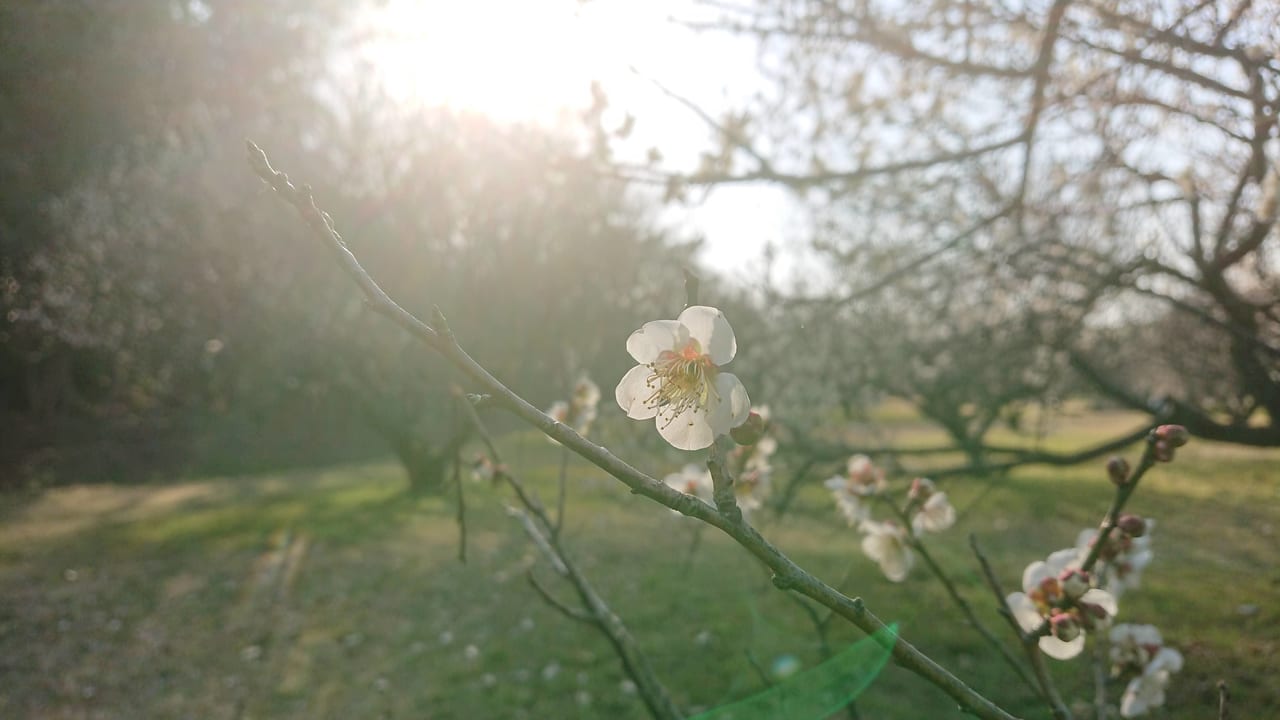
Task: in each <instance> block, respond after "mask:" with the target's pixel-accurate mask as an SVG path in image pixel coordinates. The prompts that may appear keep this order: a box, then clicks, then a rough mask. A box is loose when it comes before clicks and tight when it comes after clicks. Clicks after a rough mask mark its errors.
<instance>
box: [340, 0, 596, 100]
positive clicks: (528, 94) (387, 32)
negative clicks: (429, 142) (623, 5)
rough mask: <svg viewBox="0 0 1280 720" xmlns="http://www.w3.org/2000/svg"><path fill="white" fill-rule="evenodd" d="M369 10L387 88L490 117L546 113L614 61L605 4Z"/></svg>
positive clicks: (546, 0)
mask: <svg viewBox="0 0 1280 720" xmlns="http://www.w3.org/2000/svg"><path fill="white" fill-rule="evenodd" d="M371 12H372V13H374V16H373V17H371V18H370V20H371V21H372V23H373V25H374V30H375V32H376V33H377V34H376V37H377V38H378V39H377V41H376V43H374V44H373V45H371V46H370V47H369V48H368V49H367V52H366V55H365V57H366V59H367V60H368V62H369V66H370V67H371V68H372V69H373V70H374V71H375V72H376V73H377V74H378V75H379V79H380V80H381V81H382V82H383V83H384V84H385V86H386V88H387V90H388V92H390V93H391V94H392V95H393V96H396V97H399V98H402V99H403V100H404V101H405V102H406V103H411V104H424V105H437V104H439V105H448V106H451V107H455V108H458V109H467V110H474V111H478V112H483V113H485V114H488V115H491V116H494V117H496V118H501V119H506V120H515V119H521V120H526V119H534V118H537V119H547V118H548V117H549V116H554V115H555V114H556V113H558V112H560V111H562V110H564V109H566V108H570V107H582V106H584V105H585V104H586V103H587V101H588V99H589V88H590V84H591V81H592V80H593V79H596V77H597V75H598V72H597V71H599V70H603V69H606V68H605V66H609V68H608V69H616V67H617V64H618V63H617V62H616V61H614V59H613V58H607V57H605V55H607V54H608V51H607V50H606V46H605V41H606V39H607V38H608V37H610V36H611V35H613V34H614V31H616V30H617V28H616V26H613V25H614V23H612V22H610V17H609V13H606V12H598V11H595V10H594V9H593V8H592V7H591V5H590V4H588V5H583V4H582V3H580V2H578V1H577V0H467V1H466V2H458V1H454V0H434V1H421V0H420V1H418V2H413V1H412V0H392V1H391V2H388V3H386V5H385V7H382V8H379V9H377V10H375V11H371Z"/></svg>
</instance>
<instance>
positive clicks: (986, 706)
mask: <svg viewBox="0 0 1280 720" xmlns="http://www.w3.org/2000/svg"><path fill="white" fill-rule="evenodd" d="M249 154H250V163H251V165H252V166H253V168H254V170H255V171H256V172H257V173H258V174H259V176H260V177H261V178H262V179H263V180H264V181H266V182H267V183H268V184H270V185H271V186H272V187H273V188H275V189H276V191H277V193H278V194H279V195H280V197H281V198H283V199H284V200H286V201H287V202H289V204H291V205H293V206H294V208H295V209H296V210H297V211H298V212H299V213H300V214H301V215H302V216H303V219H304V220H305V221H307V224H308V226H309V227H311V228H312V230H313V232H314V234H315V235H316V236H317V239H318V240H319V241H320V242H321V243H323V244H324V245H325V246H326V248H328V249H329V251H330V252H331V253H333V254H334V255H335V257H336V258H337V259H338V261H339V262H340V263H341V264H342V266H343V268H344V269H345V270H346V271H347V272H348V274H349V275H352V277H353V278H355V280H356V282H357V284H358V285H359V286H360V287H361V289H362V290H363V291H364V292H365V295H366V297H368V298H370V300H371V301H375V300H376V301H377V303H375V306H378V304H379V303H385V304H386V307H385V309H384V310H383V311H382V312H384V314H387V315H388V317H390V318H391V319H393V320H395V321H396V322H397V323H398V324H400V325H401V326H402V327H405V328H406V329H407V330H409V331H410V332H413V333H414V335H415V337H417V338H419V339H420V340H422V341H423V342H424V343H426V344H427V345H429V346H430V347H432V348H434V349H436V350H437V351H438V352H439V353H440V354H441V355H443V356H444V358H445V359H446V360H448V361H450V362H451V363H452V364H453V365H454V366H455V367H457V368H458V369H459V370H461V371H462V372H463V373H464V374H466V375H467V376H468V377H470V378H471V379H472V381H473V382H475V383H476V384H477V385H478V386H480V387H481V388H483V389H484V391H485V392H487V393H489V394H490V395H492V397H493V400H494V402H496V403H498V404H501V405H502V406H504V407H506V408H507V409H508V410H510V411H511V412H512V413H513V414H515V415H516V416H517V417H519V418H521V419H523V420H524V421H525V422H527V423H529V424H530V425H533V426H534V427H536V428H538V429H539V430H541V431H542V432H543V433H544V434H546V435H547V436H548V437H550V438H552V439H553V440H557V441H559V442H561V443H562V444H564V445H566V446H568V447H569V448H570V449H571V450H573V451H574V452H576V453H577V454H578V455H580V456H582V457H583V458H584V459H586V460H587V461H589V462H591V463H592V464H594V465H596V466H597V467H599V468H600V469H601V470H604V471H605V472H607V473H608V474H610V475H612V476H613V477H615V478H617V479H618V480H619V481H620V482H622V483H623V484H624V485H626V486H627V487H629V488H631V491H632V492H634V493H636V494H638V495H643V496H644V497H646V498H649V499H651V500H654V501H655V502H658V503H660V504H662V505H664V506H666V507H668V508H671V509H673V510H675V511H677V512H679V513H682V514H684V515H688V516H690V517H693V518H697V519H698V520H701V521H703V522H705V523H707V524H709V525H712V526H714V527H716V528H717V529H719V530H720V531H721V532H723V533H725V534H726V535H728V536H729V537H731V538H733V540H734V541H736V542H737V543H738V544H739V545H741V546H742V547H743V548H744V549H746V550H747V551H748V552H750V553H751V554H752V555H753V556H754V557H755V558H756V559H757V560H759V561H760V562H761V563H763V564H764V565H765V566H766V567H768V568H769V569H770V570H771V571H773V573H774V577H773V583H774V585H775V586H777V587H778V588H780V589H784V590H792V591H795V592H799V593H801V594H803V595H806V596H808V597H810V598H813V599H814V600H816V601H817V602H819V603H821V604H822V605H825V606H826V607H828V608H830V609H831V610H833V611H834V612H835V613H836V614H838V615H840V616H841V617H843V618H844V619H846V620H848V621H849V622H850V623H852V624H853V625H854V626H855V627H857V628H858V629H860V630H862V631H863V632H864V633H866V634H868V635H871V636H873V637H875V638H877V642H880V643H882V644H883V645H884V646H885V647H886V649H888V650H889V651H890V652H891V653H892V655H893V656H894V658H895V660H896V661H897V662H898V664H899V665H901V666H902V667H904V668H906V669H907V670H910V671H911V672H914V673H915V674H917V675H919V676H920V677H921V678H923V679H924V680H925V681H927V682H929V683H930V684H932V685H934V686H935V687H937V688H938V689H940V690H942V691H943V692H944V693H946V694H947V695H948V696H949V697H951V698H952V699H953V700H954V701H956V702H957V703H958V704H959V705H960V706H961V707H962V708H965V710H966V711H967V712H970V713H972V714H973V715H975V716H977V717H979V718H982V719H983V720H1013V719H1014V716H1012V715H1010V714H1009V713H1008V712H1007V711H1005V710H1004V709H1003V708H1001V707H999V706H998V705H996V704H995V703H993V702H991V701H990V700H988V699H987V698H986V697H984V696H983V695H981V694H980V693H978V692H977V691H975V690H973V689H972V688H970V687H969V686H968V685H966V684H965V683H964V682H962V681H961V680H960V679H959V678H957V677H956V676H955V675H952V674H951V673H950V672H948V671H947V670H946V669H944V668H943V667H942V666H940V665H938V663H937V662H935V661H934V660H933V659H932V658H930V657H928V656H927V655H925V654H924V653H922V652H920V651H919V650H918V649H916V647H915V646H914V645H912V644H911V643H910V642H908V641H907V640H905V639H903V638H902V637H901V636H900V635H899V636H897V637H892V635H891V634H890V633H881V632H880V631H882V630H885V629H886V628H887V626H886V625H885V624H884V622H883V621H881V620H880V618H878V617H876V616H875V614H873V613H872V612H871V611H870V610H869V609H867V607H866V605H865V603H863V601H862V599H861V598H850V597H848V596H846V595H844V594H843V593H841V592H839V591H838V590H836V589H835V588H832V587H831V586H830V585H827V584H826V583H824V582H822V581H821V580H819V579H818V578H816V577H814V576H813V575H812V574H811V573H809V572H808V571H807V570H805V569H803V568H801V567H800V566H799V565H797V564H796V563H795V561H793V560H792V559H791V558H789V557H787V556H786V555H784V554H783V553H782V552H781V551H779V550H778V549H777V548H776V547H774V546H773V544H772V543H770V542H769V541H768V540H765V539H764V537H762V536H761V535H760V533H759V532H757V531H756V530H755V529H754V528H752V527H751V526H750V525H748V524H746V523H734V522H731V521H729V520H728V519H727V518H725V517H724V516H723V515H721V514H720V513H719V512H718V511H716V510H715V509H714V508H712V507H711V506H710V505H707V504H706V503H704V502H702V501H701V500H698V499H697V498H694V497H691V496H688V495H685V494H684V493H682V492H679V491H678V490H675V489H674V488H671V487H668V486H667V485H666V484H664V483H662V482H661V481H659V480H656V479H654V478H653V477H650V476H649V475H646V474H645V473H643V472H641V471H639V470H637V469H636V468H634V467H632V466H631V465H630V464H628V463H626V462H625V461H623V460H621V459H620V458H618V457H617V456H616V455H614V454H613V453H612V452H610V451H609V450H607V449H606V448H603V447H601V446H599V445H596V444H595V443H593V442H591V441H590V440H587V439H586V438H584V437H582V436H581V435H579V434H578V433H577V432H575V431H574V430H573V429H572V428H570V427H568V426H567V425H565V424H564V423H560V422H557V421H556V420H554V419H552V418H551V417H548V416H547V415H546V414H545V413H543V412H542V411H541V410H539V409H538V408H537V407H534V406H533V405H532V404H531V403H529V402H528V401H527V400H525V399H524V398H523V397H521V396H519V395H517V394H516V393H515V392H514V391H512V390H511V389H510V388H509V387H507V386H506V385H504V384H503V383H502V382H500V381H499V380H498V379H497V378H495V377H494V376H493V375H492V374H490V373H489V371H488V370H486V369H485V368H484V367H482V366H481V365H480V364H479V363H477V362H476V361H475V360H474V359H473V358H472V357H471V356H470V355H468V354H467V353H466V351H465V350H463V349H462V347H461V346H459V345H458V343H457V342H456V340H455V339H454V338H453V337H452V335H451V334H446V335H441V334H439V333H437V332H436V330H434V329H433V328H431V327H430V326H428V325H426V324H425V323H422V322H421V321H420V320H418V319H417V318H415V317H414V316H413V315H412V314H410V313H409V312H408V311H406V310H404V309H403V308H401V307H400V306H399V305H397V304H395V303H394V302H393V301H392V300H391V299H390V298H389V297H387V296H386V294H385V293H384V292H383V291H382V289H381V288H379V287H378V286H377V284H376V283H375V282H374V281H373V279H372V278H371V277H369V275H368V273H367V272H365V270H364V269H363V268H362V267H361V266H360V264H359V263H358V262H357V261H356V259H355V257H354V256H353V255H351V253H350V252H348V251H347V250H346V246H345V245H344V244H343V243H342V238H341V237H340V236H339V235H338V234H337V233H336V232H335V231H334V230H333V228H332V226H331V224H330V223H329V222H328V221H327V220H325V219H324V215H323V214H322V213H321V212H320V211H319V210H318V209H317V208H316V207H315V204H314V202H313V201H312V199H311V194H310V193H309V192H306V191H299V190H298V189H297V188H295V187H294V186H293V185H292V184H291V183H290V182H289V180H288V177H287V176H285V175H284V174H283V173H277V172H275V171H274V170H273V169H272V168H271V166H270V164H269V163H268V162H267V158H266V155H265V154H264V153H263V152H262V150H261V149H259V148H258V147H257V146H256V145H253V144H252V143H250V144H249ZM313 217H314V218H319V219H320V222H318V223H316V222H313V221H311V220H310V218H313Z"/></svg>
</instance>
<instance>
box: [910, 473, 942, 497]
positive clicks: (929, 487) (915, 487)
mask: <svg viewBox="0 0 1280 720" xmlns="http://www.w3.org/2000/svg"><path fill="white" fill-rule="evenodd" d="M936 489H937V488H936V487H935V486H934V484H933V481H932V480H930V479H929V478H916V479H915V480H912V481H911V490H909V491H907V499H909V500H911V501H912V502H924V501H925V500H928V499H929V497H930V496H932V495H933V493H934V491H935V490H936Z"/></svg>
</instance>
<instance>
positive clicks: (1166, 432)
mask: <svg viewBox="0 0 1280 720" xmlns="http://www.w3.org/2000/svg"><path fill="white" fill-rule="evenodd" d="M1156 437H1157V438H1159V439H1160V440H1163V441H1165V442H1166V443H1168V444H1169V447H1175V448H1180V447H1182V446H1183V445H1186V444H1187V441H1188V440H1190V439H1191V433H1189V432H1187V429H1186V428H1184V427H1182V426H1181V425H1161V426H1160V427H1158V428H1156Z"/></svg>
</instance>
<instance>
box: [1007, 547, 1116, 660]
mask: <svg viewBox="0 0 1280 720" xmlns="http://www.w3.org/2000/svg"><path fill="white" fill-rule="evenodd" d="M1079 561H1080V554H1079V552H1078V551H1077V550H1076V548H1068V549H1066V550H1059V551H1057V552H1054V553H1052V554H1050V555H1049V557H1048V558H1047V559H1046V560H1043V561H1042V560H1037V561H1035V562H1033V563H1031V564H1030V565H1028V566H1027V569H1026V570H1025V571H1023V573H1022V592H1015V593H1010V594H1009V597H1008V598H1006V602H1007V603H1008V604H1009V609H1010V610H1011V611H1012V612H1013V616H1014V618H1015V619H1016V620H1017V621H1018V625H1019V626H1020V627H1021V628H1022V631H1023V632H1027V633H1031V632H1036V631H1038V630H1039V629H1040V628H1041V626H1043V625H1044V624H1045V622H1046V621H1048V622H1049V623H1050V626H1049V628H1050V632H1049V634H1047V635H1042V636H1040V639H1039V641H1038V642H1039V645H1040V650H1041V652H1043V653H1044V654H1045V655H1048V656H1049V657H1051V658H1054V659H1056V660H1069V659H1071V658H1073V657H1075V656H1076V655H1079V654H1080V652H1081V651H1082V650H1084V639H1085V631H1086V630H1093V629H1098V628H1101V627H1103V626H1105V625H1106V623H1107V622H1109V621H1110V618H1112V617H1114V616H1115V614H1116V611H1117V609H1118V608H1117V607H1116V600H1115V598H1114V597H1113V596H1112V595H1111V593H1109V592H1107V591H1105V590H1099V589H1097V588H1089V589H1087V590H1084V591H1083V592H1068V588H1064V579H1065V580H1066V583H1067V585H1068V586H1074V584H1075V583H1076V580H1077V579H1078V578H1079V577H1080V575H1082V573H1081V572H1080V571H1079V570H1078V569H1077V566H1078V565H1079ZM1080 589H1083V588H1080Z"/></svg>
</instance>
